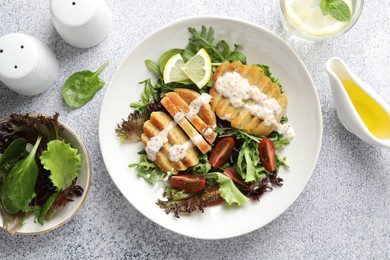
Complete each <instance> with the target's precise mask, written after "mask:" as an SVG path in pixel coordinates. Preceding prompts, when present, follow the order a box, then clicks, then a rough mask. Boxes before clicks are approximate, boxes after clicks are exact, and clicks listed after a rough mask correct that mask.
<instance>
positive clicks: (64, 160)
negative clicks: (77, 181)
mask: <svg viewBox="0 0 390 260" xmlns="http://www.w3.org/2000/svg"><path fill="white" fill-rule="evenodd" d="M40 160H41V163H42V164H43V167H44V168H45V169H46V170H49V171H50V176H49V178H50V179H51V181H52V182H53V184H54V186H56V187H57V190H58V191H62V190H65V189H66V188H68V187H69V186H70V185H71V184H72V181H73V179H74V178H75V177H77V176H78V171H79V169H80V167H81V156H80V154H79V153H78V151H77V149H74V148H72V147H71V146H70V144H66V143H64V142H63V141H60V140H54V141H51V142H49V143H48V144H47V150H46V151H44V152H42V155H41V157H40Z"/></svg>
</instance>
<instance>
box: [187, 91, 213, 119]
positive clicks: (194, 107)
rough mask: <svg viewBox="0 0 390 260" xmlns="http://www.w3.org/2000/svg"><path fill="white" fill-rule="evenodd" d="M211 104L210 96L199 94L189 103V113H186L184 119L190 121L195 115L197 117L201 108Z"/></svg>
mask: <svg viewBox="0 0 390 260" xmlns="http://www.w3.org/2000/svg"><path fill="white" fill-rule="evenodd" d="M210 102H211V96H210V95H209V94H207V93H203V94H201V95H200V96H199V97H197V98H195V99H194V100H192V102H191V103H190V105H189V107H190V111H189V112H188V113H186V115H185V116H186V117H187V118H188V119H189V120H191V119H192V118H193V117H194V116H195V115H197V114H198V113H199V111H200V109H201V108H202V106H204V105H206V104H209V103H210Z"/></svg>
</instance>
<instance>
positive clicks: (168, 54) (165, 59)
mask: <svg viewBox="0 0 390 260" xmlns="http://www.w3.org/2000/svg"><path fill="white" fill-rule="evenodd" d="M182 52H183V49H177V48H176V49H171V50H169V51H166V52H164V53H163V54H162V55H161V57H160V61H159V63H160V64H159V70H160V73H161V74H160V75H162V74H163V72H164V68H165V64H167V62H168V60H169V59H170V58H171V57H172V56H174V55H176V54H178V53H182Z"/></svg>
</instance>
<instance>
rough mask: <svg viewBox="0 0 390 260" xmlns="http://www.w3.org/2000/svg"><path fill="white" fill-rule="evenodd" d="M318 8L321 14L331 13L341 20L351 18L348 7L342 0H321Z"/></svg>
mask: <svg viewBox="0 0 390 260" xmlns="http://www.w3.org/2000/svg"><path fill="white" fill-rule="evenodd" d="M320 8H321V11H322V14H323V15H331V16H332V17H333V18H334V19H336V20H338V21H341V22H347V21H349V20H351V18H352V14H351V10H350V8H349V6H348V5H347V4H346V3H345V2H344V1H343V0H321V1H320Z"/></svg>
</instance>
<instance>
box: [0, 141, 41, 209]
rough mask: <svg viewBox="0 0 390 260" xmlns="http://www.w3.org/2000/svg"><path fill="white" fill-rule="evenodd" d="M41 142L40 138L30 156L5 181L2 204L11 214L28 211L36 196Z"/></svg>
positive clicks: (18, 163)
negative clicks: (38, 153) (36, 159)
mask: <svg viewBox="0 0 390 260" xmlns="http://www.w3.org/2000/svg"><path fill="white" fill-rule="evenodd" d="M40 142H41V137H40V136H39V137H38V139H37V141H36V142H35V145H34V147H33V149H32V150H31V152H30V154H29V155H28V156H27V157H26V158H24V159H23V160H20V161H18V162H17V163H16V164H15V166H14V167H12V170H11V172H10V173H9V174H8V175H7V176H6V177H5V179H4V182H3V187H2V190H1V202H2V204H3V207H4V209H5V210H6V211H7V212H8V213H10V214H13V213H17V212H19V211H28V206H29V204H30V202H31V200H32V199H33V198H34V196H35V192H34V188H35V182H36V180H37V177H38V171H39V170H38V166H37V164H36V162H35V154H36V152H37V149H38V146H39V144H40Z"/></svg>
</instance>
